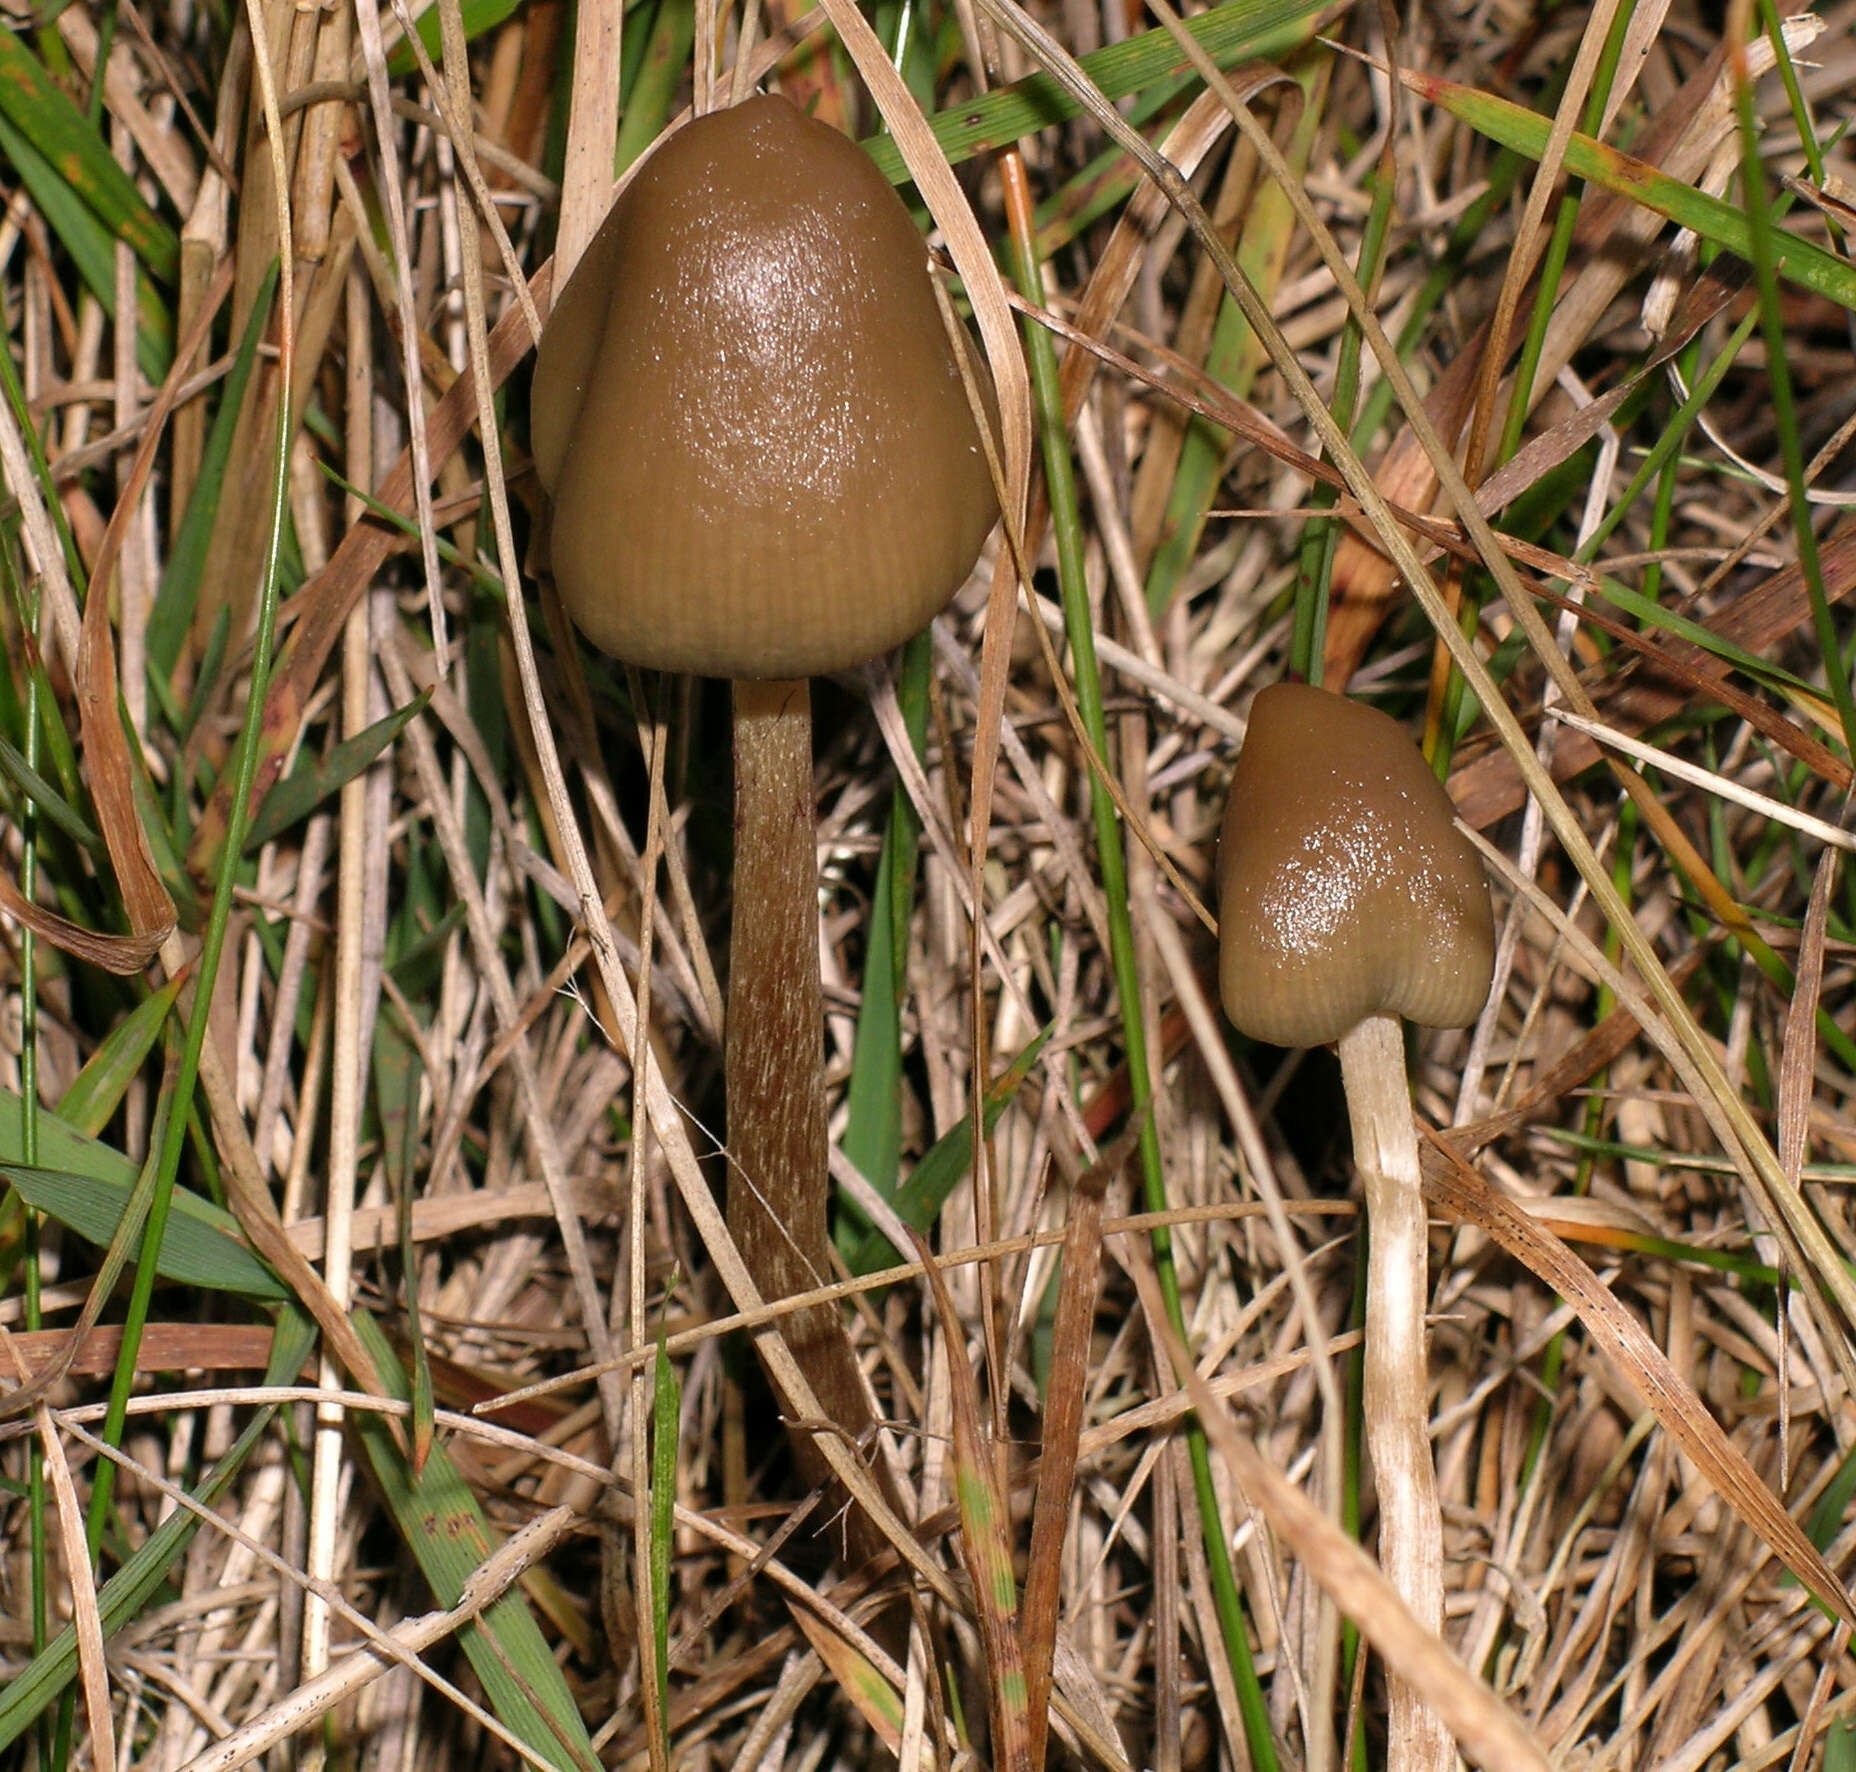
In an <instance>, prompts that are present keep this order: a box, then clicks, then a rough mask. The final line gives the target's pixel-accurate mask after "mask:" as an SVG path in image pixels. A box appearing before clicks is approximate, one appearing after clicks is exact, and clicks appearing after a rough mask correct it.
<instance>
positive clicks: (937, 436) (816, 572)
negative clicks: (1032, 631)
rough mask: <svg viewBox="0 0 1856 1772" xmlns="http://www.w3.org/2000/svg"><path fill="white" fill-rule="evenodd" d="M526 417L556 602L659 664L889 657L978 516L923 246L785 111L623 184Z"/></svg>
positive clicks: (826, 132)
mask: <svg viewBox="0 0 1856 1772" xmlns="http://www.w3.org/2000/svg"><path fill="white" fill-rule="evenodd" d="M532 419H533V424H532V429H533V441H534V448H535V465H536V469H537V471H538V473H539V474H540V477H541V481H542V484H543V486H544V487H546V488H547V489H548V491H549V492H550V493H551V494H552V496H553V500H554V519H553V529H552V536H551V540H552V549H551V551H552V555H553V563H554V574H555V580H556V583H557V584H558V586H559V588H560V592H561V598H562V601H563V602H564V603H565V604H566V606H567V608H568V611H569V612H570V613H571V614H572V616H573V618H574V620H575V621H576V622H578V623H579V625H580V627H581V628H582V630H583V631H584V632H585V633H586V635H587V638H588V639H590V640H591V641H592V642H593V643H594V645H596V646H598V647H600V648H601V649H602V650H604V651H606V652H609V653H612V654H613V655H615V656H616V657H619V658H623V659H627V660H629V661H631V662H632V663H635V664H642V665H650V666H655V667H657V668H659V669H663V670H677V671H694V672H698V673H701V674H703V675H707V676H723V677H801V676H811V675H816V674H818V673H820V672H824V671H833V670H842V669H845V668H847V667H848V666H850V665H853V664H856V663H859V662H860V661H862V660H864V659H866V658H872V657H875V656H876V655H877V654H878V653H881V652H886V651H887V650H889V648H890V647H892V646H895V645H898V644H899V643H900V642H901V641H903V640H905V639H907V638H908V637H909V635H911V634H913V633H915V632H917V631H918V630H919V629H920V628H922V627H923V626H925V625H926V624H927V622H928V621H929V620H930V619H931V618H932V617H933V616H934V615H935V614H936V613H937V612H938V611H939V610H940V609H941V608H942V607H943V605H945V604H946V602H947V600H948V599H949V598H950V597H951V596H952V595H953V594H954V592H955V591H956V590H958V589H959V587H960V584H961V582H962V580H963V579H964V578H965V577H966V575H967V573H968V572H969V571H971V569H972V566H973V562H974V560H975V558H976V557H977V556H978V554H979V550H980V546H981V544H982V543H983V542H984V541H985V539H986V534H987V531H988V530H989V529H990V528H991V527H992V523H993V518H994V517H995V516H996V514H997V507H996V504H995V502H994V498H993V491H992V484H991V480H990V478H989V476H988V473H987V469H986V462H985V456H984V455H983V453H982V451H981V448H980V441H979V436H978V433H977V431H976V430H975V427H974V423H973V418H972V414H971V411H970V408H969V406H968V402H967V396H966V391H965V388H964V386H963V384H962V381H961V376H960V370H959V366H958V364H957V362H956V360H955V357H954V352H953V348H952V346H951V345H950V343H949V340H948V336H947V331H946V328H945V327H944V325H943V323H942V320H941V314H940V310H939V308H938V307H937V305H936V302H935V299H934V291H933V289H932V287H931V285H930V282H929V270H928V255H927V250H926V248H925V246H924V245H923V242H922V239H921V236H920V235H919V234H918V233H917V232H916V230H915V226H914V224H913V223H912V222H911V221H910V219H909V215H908V211H907V210H906V209H905V208H904V207H903V204H902V200H901V199H900V198H899V197H898V196H897V195H896V193H895V192H894V191H893V190H892V189H891V188H890V186H889V184H888V183H887V181H886V180H885V179H884V178H883V177H882V175H881V174H880V173H879V172H878V171H877V170H876V168H875V167H874V166H873V165H871V163H870V160H869V158H868V156H867V155H865V154H864V153H863V151H862V150H861V149H859V148H858V147H857V146H856V145H855V144H854V143H852V142H851V141H849V140H848V139H847V138H846V137H844V136H842V135H840V134H839V133H838V132H837V131H836V130H834V129H831V128H829V127H828V126H826V125H825V124H822V123H816V122H813V121H812V120H811V119H809V118H807V117H804V116H802V115H801V114H800V113H799V112H798V111H797V110H796V109H795V108H794V107H793V106H792V105H791V104H790V103H789V102H788V101H787V100H785V99H783V98H777V97H768V98H757V99H752V100H750V101H749V102H748V103H746V104H744V105H739V106H737V107H735V108H734V109H733V110H728V111H719V112H716V113H714V114H712V115H710V116H708V117H704V118H701V119H699V120H698V121H696V122H694V123H691V124H689V125H688V126H687V127H685V128H684V129H682V130H680V131H678V133H677V134H676V135H674V136H672V137H671V138H670V139H669V140H668V141H667V142H665V143H664V144H663V146H662V147H660V148H659V149H658V150H657V152H656V153H654V154H653V155H652V156H651V158H650V160H649V161H648V162H646V164H645V165H644V166H643V167H642V168H641V169H640V170H639V172H638V175H637V177H636V178H634V179H633V181H632V183H631V184H630V185H629V186H628V187H627V188H626V191H625V193H624V194H623V195H622V196H621V197H620V199H619V201H618V202H617V203H616V204H615V205H614V206H613V209H612V212H611V214H610V215H608V216H607V218H606V220H605V222H604V223H603V224H602V225H601V227H600V230H599V232H598V234H597V235H596V236H595V237H594V239H593V241H592V243H591V244H590V245H589V247H588V248H587V252H586V255H585V257H584V258H583V259H582V260H581V263H580V265H579V267H578V268H577V269H576V271H575V273H574V275H573V277H572V278H571V279H570V280H569V282H568V284H567V287H566V289H565V290H563V291H562V293H561V298H560V300H559V302H558V303H557V304H556V306H555V309H554V313H553V315H552V317H551V318H550V320H549V323H548V328H547V331H546V333H545V335H544V336H543V338H542V342H541V350H540V354H539V357H538V360H537V362H536V366H535V383H534V396H533V402H532Z"/></svg>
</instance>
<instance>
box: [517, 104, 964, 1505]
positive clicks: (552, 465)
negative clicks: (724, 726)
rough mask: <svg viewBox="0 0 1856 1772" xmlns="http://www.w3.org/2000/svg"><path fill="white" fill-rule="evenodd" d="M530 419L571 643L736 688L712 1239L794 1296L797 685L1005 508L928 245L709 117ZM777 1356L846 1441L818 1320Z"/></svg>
mask: <svg viewBox="0 0 1856 1772" xmlns="http://www.w3.org/2000/svg"><path fill="white" fill-rule="evenodd" d="M531 414H532V435H533V444H534V453H535V466H536V471H537V473H538V474H539V476H540V479H541V482H542V485H543V487H544V488H545V489H546V490H547V491H548V493H549V494H550V496H551V498H552V501H553V517H552V527H551V532H550V543H551V547H550V551H551V555H552V561H553V569H554V576H555V582H556V584H557V585H558V587H559V590H560V594H561V600H562V602H563V603H564V604H565V605H566V607H567V610H568V612H569V613H570V614H571V615H572V616H573V618H574V620H575V622H576V623H578V625H579V627H580V629H581V631H582V632H583V633H585V635H586V636H587V638H588V639H589V640H591V641H592V642H593V644H594V645H596V646H598V647H600V648H601V649H602V650H603V651H606V652H608V653H611V654H613V655H614V656H616V657H618V658H621V659H625V660H627V661H629V662H631V663H633V664H638V665H643V666H649V667H654V668H656V669H658V670H666V671H689V672H694V673H697V674H699V675H703V676H714V677H729V678H732V679H734V738H735V875H734V914H733V926H732V933H731V938H730V958H729V973H730V978H729V1003H728V1016H727V1035H726V1044H725V1054H724V1070H725V1083H726V1088H727V1096H728V1146H729V1153H730V1157H731V1169H730V1175H729V1184H728V1223H729V1229H730V1231H731V1233H732V1234H733V1236H734V1239H735V1242H736V1243H737V1245H738V1246H739V1248H740V1250H741V1254H742V1257H743V1260H744V1261H745V1262H746V1264H747V1268H748V1271H749V1273H750V1274H751V1275H752V1277H753V1279H754V1283H755V1285H756V1287H757V1288H758V1289H759V1291H760V1292H761V1294H762V1296H763V1297H765V1298H767V1299H769V1300H774V1299H780V1298H785V1297H789V1296H791V1295H792V1294H794V1293H798V1292H803V1291H808V1290H810V1289H811V1288H813V1287H814V1286H817V1285H818V1284H820V1283H821V1281H822V1280H823V1279H824V1278H826V1277H827V1276H828V1274H829V1271H830V1270H829V1257H828V1252H827V1251H828V1241H827V1229H826V1208H827V1201H828V1192H829V1184H828V1175H827V1168H826V1163H827V1154H828V1152H827V1137H828V1134H827V1129H826V1118H825V1093H824V1014H823V1008H822V1003H821V997H820V989H819V964H818V910H817V898H818V877H817V876H818V861H817V847H816V840H815V837H814V832H813V790H812V721H811V701H810V693H809V690H808V686H807V682H806V679H807V678H808V677H810V676H813V675H817V674H820V673H823V672H829V671H838V670H845V669H848V668H849V667H851V666H852V665H855V664H859V663H861V662H863V661H864V660H866V659H869V658H873V657H875V656H876V655H878V654H879V653H882V652H885V651H887V650H889V649H890V648H891V647H893V646H896V645H898V644H900V643H901V642H902V641H903V640H905V639H907V638H908V637H909V636H910V635H911V634H913V633H915V632H916V631H917V630H919V629H920V628H922V627H923V626H925V625H926V624H927V623H928V621H930V620H931V619H932V618H933V616H934V615H935V614H936V613H937V612H938V611H939V610H940V609H941V608H942V607H943V606H944V605H945V604H946V602H947V601H948V599H949V598H950V597H951V596H952V595H953V593H954V592H955V591H956V590H957V589H958V588H959V586H960V584H961V582H962V581H963V580H964V579H965V578H966V576H967V574H968V572H969V571H971V569H972V566H973V563H974V561H975V559H976V558H977V557H978V554H979V551H980V547H981V544H982V543H983V542H984V541H985V539H986V535H987V532H988V531H989V530H990V529H991V527H992V523H993V519H994V517H995V516H996V514H997V505H996V502H995V499H994V495H993V490H992V483H991V480H990V477H989V475H988V472H987V467H986V462H985V457H984V453H983V451H982V448H981V445H980V440H979V435H978V432H977V430H976V428H975V425H974V421H973V417H972V412H971V408H970V404H969V401H968V398H967V394H966V390H965V386H964V383H963V381H962V377H961V372H960V365H959V362H958V360H957V359H956V356H955V354H954V349H953V346H952V344H951V343H950V341H949V338H948V334H947V329H946V327H945V325H944V324H943V321H942V318H941V311H940V308H939V305H938V304H937V302H936V299H935V294H934V290H933V287H932V285H931V283H930V271H929V264H928V255H927V250H926V247H925V246H924V244H923V241H922V238H921V236H920V234H919V233H918V232H917V231H916V229H915V226H914V224H913V223H912V222H911V221H910V219H909V214H908V211H907V210H906V209H905V208H904V206H903V204H902V201H901V199H900V198H899V197H898V196H897V195H896V193H895V191H894V190H892V189H891V188H890V186H889V184H888V183H887V182H886V181H885V180H884V178H883V177H882V175H881V174H880V173H878V172H877V170H876V168H875V167H874V166H873V165H872V164H871V162H870V160H869V158H868V157H867V156H866V155H865V154H864V153H863V152H862V151H861V150H859V149H858V148H857V147H856V146H855V144H853V143H852V142H851V141H849V140H848V139H847V138H846V137H844V136H842V135H840V134H839V133H838V132H837V131H836V130H833V129H831V128H829V127H827V126H826V125H824V124H822V123H817V122H814V121H812V120H811V119H809V118H807V117H804V116H802V115H801V114H800V112H799V111H798V110H797V109H795V108H794V106H793V105H792V104H790V103H789V102H788V101H787V100H785V99H783V98H778V97H763V98H756V99H752V100H750V101H749V102H747V103H746V104H743V105H739V106H737V107H735V108H734V109H732V110H727V111H720V112H716V113H714V114H712V115H710V116H707V117H704V118H701V119H699V120H698V121H696V122H693V123H690V124H689V125H687V126H686V127H685V128H683V129H682V130H680V131H679V132H678V133H677V134H676V135H674V136H672V137H670V138H669V139H668V140H667V141H665V142H664V143H663V144H662V145H661V146H660V147H659V148H658V149H657V151H656V152H655V153H653V154H652V156H651V158H650V159H649V160H648V161H647V162H646V163H645V164H644V165H643V166H642V167H641V168H640V169H639V171H638V173H637V175H636V176H635V177H634V178H633V180H632V182H631V183H630V185H628V186H627V188H626V190H625V191H624V193H623V194H622V195H621V196H620V198H619V200H618V201H617V202H616V203H615V204H614V205H613V208H612V211H611V213H610V214H609V215H608V216H607V217H606V220H605V221H604V223H603V224H602V225H601V227H600V229H599V231H598V233H597V234H596V235H595V237H594V238H593V240H592V242H591V243H590V244H589V246H588V248H587V251H586V253H585V255H584V257H583V258H582V260H581V263H580V265H579V267H578V269H577V270H576V271H575V273H574V275H573V277H572V278H571V279H570V280H569V282H568V284H567V286H566V288H565V289H564V290H563V291H562V292H561V296H560V299H559V301H558V302H557V303H556V304H555V308H554V312H553V314H552V316H551V318H550V320H549V323H548V327H547V330H546V333H545V335H544V337H543V339H542V342H541V349H540V353H539V356H538V358H537V361H536V366H535V381H534V393H533V399H532V408H531ZM786 1338H787V1341H788V1344H789V1345H790V1347H791V1348H792V1352H793V1355H794V1358H795V1359H796V1360H797V1362H798V1364H799V1366H800V1369H801V1370H802V1371H803V1372H804V1373H805V1375H806V1378H807V1381H808V1383H809V1384H810V1385H811V1386H812V1388H813V1390H814V1391H815V1392H816V1394H817V1396H818V1398H819V1400H820V1402H821V1404H822V1405H823V1406H824V1408H825V1409H826V1411H827V1413H828V1414H829V1416H830V1417H831V1419H832V1420H833V1421H835V1422H836V1423H837V1425H838V1426H839V1427H840V1428H842V1429H843V1430H844V1431H845V1432H847V1433H848V1434H850V1435H852V1436H853V1437H855V1436H857V1435H859V1434H861V1433H862V1431H863V1430H864V1429H865V1428H866V1427H867V1426H868V1425H869V1423H870V1412H869V1408H868V1403H867V1400H866V1396H865V1392H864V1388H863V1385H862V1381H861V1378H860V1376H859V1374H858V1372H857V1370H856V1366H855V1362H854V1360H853V1359H852V1357H851V1351H850V1346H849V1342H848V1339H847V1337H846V1335H845V1333H844V1328H843V1323H842V1320H841V1319H840V1318H839V1317H838V1315H837V1313H836V1312H835V1311H834V1310H831V1309H828V1308H823V1307H821V1308H820V1309H817V1310H813V1311H808V1312H804V1313H801V1314H799V1315H798V1316H796V1317H794V1318H791V1319H789V1320H788V1324H787V1328H786ZM796 1444H797V1446H798V1447H799V1450H800V1454H801V1461H802V1464H803V1466H804V1468H805V1470H806V1472H807V1474H808V1475H809V1476H810V1477H813V1478H817V1477H818V1476H820V1475H821V1474H822V1472H823V1470H824V1464H823V1460H822V1458H821V1457H820V1456H819V1454H818V1453H817V1449H816V1447H815V1446H813V1444H812V1441H811V1438H810V1436H809V1435H807V1434H803V1433H802V1434H799V1435H797V1436H796Z"/></svg>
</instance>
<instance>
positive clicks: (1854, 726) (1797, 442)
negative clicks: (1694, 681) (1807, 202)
mask: <svg viewBox="0 0 1856 1772" xmlns="http://www.w3.org/2000/svg"><path fill="white" fill-rule="evenodd" d="M1748 6H1749V0H1734V4H1733V5H1732V6H1731V7H1730V8H1729V9H1728V33H1729V41H1730V42H1733V43H1735V44H1736V45H1738V44H1740V43H1743V42H1744V40H1745V37H1746V29H1747V23H1748ZM1733 67H1734V108H1735V111H1736V112H1737V113H1738V115H1739V119H1740V153H1741V158H1740V186H1741V194H1742V197H1743V199H1744V209H1745V213H1746V221H1747V229H1748V232H1749V234H1750V236H1751V239H1752V247H1753V274H1754V278H1755V280H1756V282H1757V284H1758V287H1759V325H1760V331H1761V333H1762V334H1763V335H1764V336H1765V341H1766V375H1767V378H1768V380H1769V382H1770V384H1771V388H1772V422H1773V429H1774V430H1775V431H1776V433H1777V435H1778V440H1779V453H1780V456H1781V458H1782V459H1783V461H1784V463H1785V481H1786V485H1787V487H1788V488H1789V491H1790V498H1791V510H1792V532H1793V534H1794V535H1795V537H1796V538H1797V543H1798V564H1799V567H1800V569H1801V570H1802V571H1803V573H1804V582H1805V590H1806V592H1807V594H1808V595H1809V597H1810V599H1811V621H1812V625H1813V627H1814V628H1815V629H1816V632H1817V644H1818V650H1819V652H1820V653H1821V654H1822V656H1823V664H1824V675H1825V677H1826V679H1827V680H1828V683H1829V687H1830V695H1831V699H1832V701H1834V702H1835V704H1836V709H1837V719H1838V721H1839V722H1840V723H1841V725H1842V727H1843V743H1844V754H1845V755H1846V756H1849V757H1852V758H1856V693H1852V691H1851V688H1850V673H1849V662H1848V660H1847V659H1846V658H1845V657H1844V653H1843V647H1842V645H1841V643H1840V642H1839V640H1838V638H1837V629H1836V623H1835V621H1834V620H1832V618H1831V614H1830V600H1829V598H1828V597H1827V596H1826V595H1825V592H1824V570H1823V566H1822V563H1821V562H1820V561H1819V559H1818V555H1817V531H1816V530H1815V529H1814V528H1813V527H1812V524H1811V503H1810V499H1809V497H1808V487H1807V483H1806V479H1805V467H1804V444H1803V442H1802V440H1801V439H1800V437H1799V435H1798V414H1797V408H1796V405H1795V404H1794V402H1793V399H1792V378H1791V371H1790V369H1789V368H1788V367H1787V366H1786V361H1785V358H1786V351H1787V348H1788V344H1789V341H1788V340H1787V338H1786V336H1785V316H1784V314H1783V313H1782V312H1781V311H1780V307H1779V278H1778V269H1777V265H1776V261H1775V257H1774V248H1775V245H1776V244H1777V243H1776V241H1775V239H1774V234H1775V228H1774V224H1773V215H1772V202H1771V197H1770V195H1769V193H1768V192H1767V189H1766V170H1765V166H1764V164H1763V162H1762V161H1761V160H1760V157H1759V118H1758V115H1757V113H1756V112H1755V110H1754V106H1753V88H1752V82H1751V80H1750V79H1749V78H1748V77H1747V70H1746V62H1745V53H1744V50H1741V49H1738V48H1736V49H1735V51H1734V52H1733Z"/></svg>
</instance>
